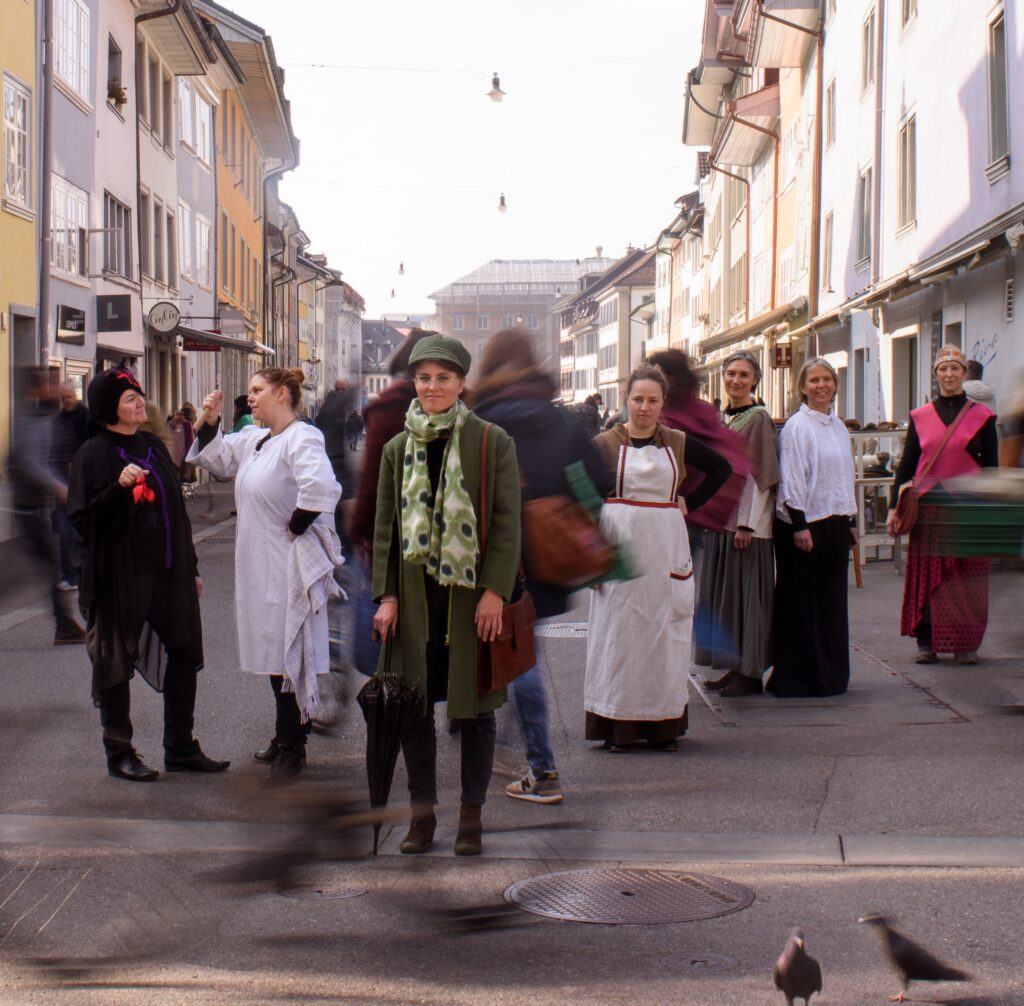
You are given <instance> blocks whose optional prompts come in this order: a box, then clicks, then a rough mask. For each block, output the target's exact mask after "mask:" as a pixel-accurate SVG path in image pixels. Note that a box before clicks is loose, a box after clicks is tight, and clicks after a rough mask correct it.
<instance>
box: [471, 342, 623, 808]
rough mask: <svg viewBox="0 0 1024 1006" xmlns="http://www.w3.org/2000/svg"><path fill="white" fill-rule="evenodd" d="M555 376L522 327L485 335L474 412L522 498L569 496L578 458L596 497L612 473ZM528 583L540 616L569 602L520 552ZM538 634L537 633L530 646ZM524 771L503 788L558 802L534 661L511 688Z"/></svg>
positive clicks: (523, 796) (558, 790) (558, 610)
mask: <svg viewBox="0 0 1024 1006" xmlns="http://www.w3.org/2000/svg"><path fill="white" fill-rule="evenodd" d="M557 395H558V388H557V386H556V385H555V383H554V381H553V380H552V379H551V378H550V377H549V376H548V375H547V374H545V373H544V372H543V371H542V370H541V368H540V367H539V366H538V364H537V360H536V357H535V356H534V352H533V339H532V338H531V337H530V334H529V333H528V332H526V331H524V330H522V329H505V330H503V331H501V332H498V333H497V334H496V335H495V336H494V337H493V338H492V339H490V340H488V342H487V346H486V348H485V349H484V353H483V358H482V359H481V361H480V374H479V378H478V380H477V384H476V387H475V389H474V392H473V411H474V412H475V413H476V415H477V416H479V417H480V418H481V419H482V420H484V422H487V423H494V424H495V425H496V426H500V427H501V428H502V429H503V430H504V431H505V432H506V433H507V434H508V435H509V436H510V437H511V438H512V440H513V441H514V443H515V447H516V457H517V459H518V461H519V472H520V476H521V479H522V494H523V502H524V503H525V502H526V501H527V500H532V499H538V498H540V497H543V496H558V495H561V496H567V497H570V498H571V496H572V493H571V490H570V488H569V485H568V481H567V479H566V474H565V469H566V467H567V466H568V465H570V464H572V463H573V462H575V461H583V462H584V464H585V465H586V468H587V473H588V474H589V475H590V478H591V480H592V481H593V482H594V484H595V485H596V486H597V487H598V489H599V491H600V492H601V494H602V495H607V492H608V490H609V489H610V488H611V478H610V475H609V473H608V471H607V469H606V468H605V466H604V464H603V463H602V461H601V456H600V454H599V453H598V452H597V449H596V448H595V447H594V445H593V443H592V442H591V440H590V439H589V438H588V437H587V436H586V434H585V433H584V431H583V428H582V427H581V426H580V425H579V424H578V423H575V424H573V425H570V424H569V423H567V422H566V419H565V416H564V414H563V410H560V409H557V408H555V406H554V405H553V404H552V399H553V398H555V397H556V396H557ZM523 565H524V569H525V573H526V588H527V590H529V592H530V596H531V597H532V598H533V603H534V606H535V608H536V610H537V617H538V618H550V617H552V616H554V615H561V614H562V613H563V612H564V611H565V610H566V609H567V607H568V597H569V593H568V591H567V590H566V588H565V587H563V586H561V585H558V584H552V583H542V582H539V581H538V580H537V579H536V577H535V576H534V574H533V570H532V569H531V568H530V561H529V556H528V555H526V554H525V549H524V556H523ZM537 643H539V639H536V638H535V648H536V649H537V651H538V653H539V652H540V651H539V647H538V646H537V645H536V644H537ZM510 691H511V698H512V705H513V708H514V710H515V716H516V721H517V723H518V725H519V734H520V737H521V739H522V743H523V746H524V748H525V749H526V760H527V763H528V764H529V772H528V773H527V774H526V776H525V777H524V778H523V779H521V780H519V781H518V782H513V783H511V784H510V785H508V786H506V787H505V792H506V793H507V794H508V795H509V796H511V797H514V798H515V799H519V800H529V801H532V802H535V803H560V802H561V800H562V788H561V782H560V781H559V776H558V769H557V767H556V766H555V755H554V751H553V750H552V747H551V736H550V730H549V726H548V706H547V696H546V695H545V692H544V680H543V678H542V677H541V673H540V665H539V664H538V665H537V666H535V667H533V668H532V669H531V670H529V671H528V672H527V673H526V674H524V675H523V676H522V677H519V678H517V679H516V680H515V681H514V682H513V683H512V687H511V689H510Z"/></svg>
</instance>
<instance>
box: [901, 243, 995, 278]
mask: <svg viewBox="0 0 1024 1006" xmlns="http://www.w3.org/2000/svg"><path fill="white" fill-rule="evenodd" d="M991 243H992V241H991V239H990V238H985V239H983V240H981V241H975V242H974V244H971V245H968V246H967V247H966V248H961V249H959V250H958V251H955V252H951V253H949V254H948V255H945V256H943V257H942V258H940V259H937V260H936V259H931V260H930V261H928V260H926V262H925V263H924V264H919V265H916V266H914V267H913V268H912V269H911V270H910V273H909V276H910V279H911V280H913V281H915V282H919V281H920V280H923V279H925V278H926V277H928V276H934V275H935V273H939V272H945V271H946V270H947V269H950V268H952V267H953V266H955V265H958V264H959V263H960V262H962V261H963V260H964V259H965V258H970V257H971V256H972V255H977V254H979V253H981V252H983V251H984V250H985V249H986V248H987V247H988V246H989V245H990V244H991Z"/></svg>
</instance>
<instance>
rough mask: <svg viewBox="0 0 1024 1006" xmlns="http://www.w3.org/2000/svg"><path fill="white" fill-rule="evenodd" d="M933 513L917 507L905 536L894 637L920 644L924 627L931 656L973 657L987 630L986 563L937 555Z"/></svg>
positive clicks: (986, 561) (936, 534)
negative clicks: (903, 574) (915, 639)
mask: <svg viewBox="0 0 1024 1006" xmlns="http://www.w3.org/2000/svg"><path fill="white" fill-rule="evenodd" d="M934 509H935V508H933V507H930V506H922V507H921V508H920V511H919V515H918V520H917V523H916V524H915V525H914V528H913V530H912V531H911V532H910V545H909V547H908V549H907V572H906V577H905V579H904V583H903V612H902V616H901V618H900V633H901V634H902V635H904V636H917V637H918V639H919V640H920V641H921V642H922V643H926V641H927V638H928V629H929V628H930V629H931V640H930V642H931V645H930V646H929V647H928V648H929V649H931V650H934V651H935V652H936V653H974V652H975V651H976V650H977V649H978V648H979V647H980V646H981V640H982V637H983V636H984V635H985V629H986V627H987V626H988V568H989V563H988V560H987V559H958V558H954V557H953V556H951V555H941V554H939V552H938V550H939V548H941V539H940V536H939V534H938V532H937V529H936V526H935V524H934V523H933V522H932V520H931V519H930V518H931V515H932V512H933V510H934Z"/></svg>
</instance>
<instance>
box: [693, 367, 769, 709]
mask: <svg viewBox="0 0 1024 1006" xmlns="http://www.w3.org/2000/svg"><path fill="white" fill-rule="evenodd" d="M760 382H761V364H760V363H759V362H758V359H757V357H756V356H754V354H753V353H749V352H747V350H745V349H741V350H739V351H737V352H735V353H733V354H731V355H730V356H727V357H726V358H725V359H724V360H723V361H722V384H723V385H724V386H725V391H726V394H727V396H728V399H729V404H728V406H727V407H726V409H725V423H726V426H728V427H729V429H731V430H733V431H734V432H736V433H739V434H740V436H741V437H743V439H744V441H745V442H746V445H747V459H748V461H749V462H750V472H749V473H748V474H747V477H746V485H745V486H744V489H743V495H742V496H741V497H740V502H739V507H738V509H737V511H736V514H735V516H734V517H732V518H731V519H730V521H729V522H728V523H727V524H726V529H725V531H721V532H719V531H708V532H707V534H706V536H705V539H704V540H705V546H704V571H703V574H702V575H703V577H704V578H705V579H706V581H707V582H708V584H709V589H708V592H709V598H710V601H709V604H710V608H711V614H712V625H713V630H712V635H711V639H710V643H709V645H706V646H702V645H700V644H698V646H697V649H696V652H695V654H694V661H693V662H694V663H695V664H698V665H701V666H704V667H712V668H714V669H716V670H720V671H721V670H724V671H725V672H726V673H725V674H724V675H722V676H721V677H719V678H718V679H717V680H715V681H706V682H705V685H706V686H707V687H708V688H711V689H720V690H721V692H722V694H723V695H725V696H727V697H730V698H731V697H734V696H738V695H756V694H757V693H759V692H760V691H761V677H762V675H763V674H764V672H765V671H766V670H768V668H769V667H770V666H771V663H772V617H773V606H774V600H775V557H774V551H773V547H772V519H773V517H774V514H775V487H776V486H777V485H778V484H779V479H780V473H779V461H778V442H777V441H778V437H777V434H776V432H775V424H774V423H773V422H772V418H771V416H770V415H769V414H768V410H767V409H766V408H764V406H763V405H758V404H757V401H756V399H755V398H754V389H755V388H756V387H757V386H758V384H760Z"/></svg>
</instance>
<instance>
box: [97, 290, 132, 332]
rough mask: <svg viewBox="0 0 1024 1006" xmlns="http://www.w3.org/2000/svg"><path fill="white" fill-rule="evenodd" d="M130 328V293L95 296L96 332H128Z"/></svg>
mask: <svg viewBox="0 0 1024 1006" xmlns="http://www.w3.org/2000/svg"><path fill="white" fill-rule="evenodd" d="M131 330H132V295H131V294H130V293H116V294H111V295H109V296H106V295H104V296H99V297H97V298H96V331H97V332H130V331H131Z"/></svg>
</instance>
